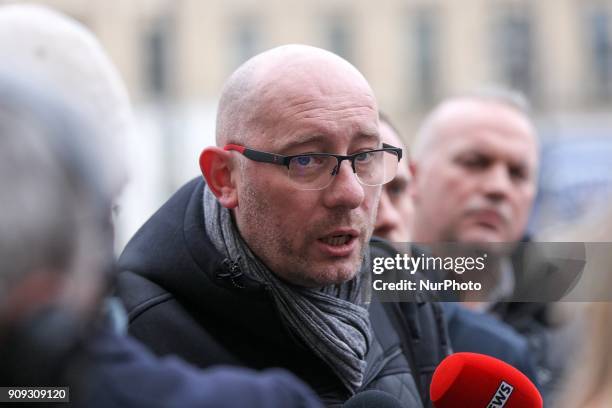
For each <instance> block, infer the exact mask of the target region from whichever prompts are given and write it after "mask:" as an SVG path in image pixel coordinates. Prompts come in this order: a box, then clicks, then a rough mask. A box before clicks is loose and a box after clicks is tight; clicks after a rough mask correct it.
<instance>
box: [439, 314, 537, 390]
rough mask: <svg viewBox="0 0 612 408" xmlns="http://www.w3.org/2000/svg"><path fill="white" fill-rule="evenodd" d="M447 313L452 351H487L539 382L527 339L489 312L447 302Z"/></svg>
mask: <svg viewBox="0 0 612 408" xmlns="http://www.w3.org/2000/svg"><path fill="white" fill-rule="evenodd" d="M443 305H444V316H445V318H446V319H447V322H448V332H449V336H450V340H451V345H452V347H453V351H455V352H463V351H468V352H473V353H481V354H486V355H489V356H492V357H495V358H498V359H500V360H502V361H505V362H506V363H508V364H510V365H512V366H514V367H516V368H517V369H518V370H520V371H521V372H522V373H523V374H525V375H526V376H527V377H529V379H530V380H531V381H532V382H533V383H534V384H536V386H537V385H538V380H537V376H536V372H535V366H534V361H533V357H532V355H531V350H529V344H528V343H527V339H525V338H524V337H523V336H521V335H520V334H518V333H517V332H515V331H514V329H513V328H512V327H510V326H508V325H506V324H505V323H504V322H501V321H499V320H497V319H496V318H495V317H493V316H491V315H489V314H487V313H479V312H474V311H472V310H468V309H466V308H464V307H463V306H461V304H459V303H448V302H447V303H444V304H443Z"/></svg>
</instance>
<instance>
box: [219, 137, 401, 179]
mask: <svg viewBox="0 0 612 408" xmlns="http://www.w3.org/2000/svg"><path fill="white" fill-rule="evenodd" d="M223 150H226V151H237V152H239V153H241V154H242V155H244V156H245V157H246V158H248V159H250V160H253V161H256V162H260V163H271V164H278V165H280V166H286V167H287V169H289V163H290V162H291V160H292V159H294V158H296V157H303V156H319V157H321V156H324V157H335V158H336V160H337V161H338V164H337V165H336V167H334V170H333V171H332V176H335V175H336V174H337V173H338V170H339V169H340V165H341V164H342V162H343V161H344V160H349V161H350V162H351V168H352V169H353V173H357V170H356V169H355V159H356V158H357V157H358V156H360V155H362V154H364V153H375V152H391V153H395V154H396V155H397V162H398V163H399V162H400V160H402V149H401V148H399V147H395V146H391V145H390V144H387V143H383V147H382V149H374V150H366V151H363V152H359V153H354V154H350V155H348V156H346V155H342V154H333V153H302V154H294V155H291V156H284V155H282V154H276V153H268V152H262V151H260V150H254V149H249V148H248V147H245V146H241V145H238V144H232V143H230V144H227V145H225V146H224V147H223Z"/></svg>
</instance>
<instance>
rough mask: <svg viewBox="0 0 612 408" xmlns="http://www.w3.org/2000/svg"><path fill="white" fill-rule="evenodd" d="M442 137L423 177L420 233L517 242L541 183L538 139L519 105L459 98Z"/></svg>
mask: <svg viewBox="0 0 612 408" xmlns="http://www.w3.org/2000/svg"><path fill="white" fill-rule="evenodd" d="M431 131H432V132H435V136H434V137H435V138H434V139H433V140H432V141H431V143H430V145H429V149H430V150H429V151H426V152H425V153H424V154H423V156H422V158H421V160H419V163H418V164H417V171H416V177H415V179H416V180H415V190H414V191H415V208H416V214H415V228H416V229H415V233H416V231H417V230H418V231H419V232H418V236H416V237H415V238H416V239H417V240H423V241H458V242H476V243H478V242H513V241H516V240H518V239H520V237H521V235H522V234H523V232H524V229H525V227H526V224H527V220H528V217H529V212H530V209H531V206H532V202H533V199H534V195H535V191H536V171H537V142H536V139H535V135H534V131H533V129H532V127H531V126H530V124H529V122H528V121H527V120H526V119H525V118H524V117H523V116H522V115H520V114H519V113H518V112H517V111H515V110H513V109H512V108H509V107H506V106H504V105H501V104H496V103H490V102H479V101H459V102H454V103H452V105H451V106H449V107H447V109H446V111H445V112H444V113H442V114H440V115H439V116H438V118H437V121H436V122H435V124H434V125H433V127H432V129H431Z"/></svg>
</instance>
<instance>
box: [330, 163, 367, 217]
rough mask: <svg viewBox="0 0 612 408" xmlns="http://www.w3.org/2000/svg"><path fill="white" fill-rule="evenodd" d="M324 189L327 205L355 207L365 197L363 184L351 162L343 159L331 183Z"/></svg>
mask: <svg viewBox="0 0 612 408" xmlns="http://www.w3.org/2000/svg"><path fill="white" fill-rule="evenodd" d="M323 191H324V203H325V205H326V206H327V207H330V208H332V207H346V208H357V207H359V206H360V205H361V203H362V202H363V200H364V198H365V192H364V186H363V185H361V183H360V182H359V181H358V180H357V177H356V175H355V173H354V172H353V168H352V167H351V163H350V161H348V160H345V161H343V162H342V163H341V164H340V167H339V168H338V170H337V171H336V175H335V176H334V179H333V180H332V182H331V184H330V185H329V186H328V187H327V188H326V189H325V190H323Z"/></svg>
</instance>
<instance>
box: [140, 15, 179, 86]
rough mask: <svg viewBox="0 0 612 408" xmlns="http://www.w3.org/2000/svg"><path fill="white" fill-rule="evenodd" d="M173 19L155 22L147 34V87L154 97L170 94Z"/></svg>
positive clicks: (162, 19) (145, 42)
mask: <svg viewBox="0 0 612 408" xmlns="http://www.w3.org/2000/svg"><path fill="white" fill-rule="evenodd" d="M171 21H172V20H171V19H170V18H168V17H166V16H164V17H161V18H159V19H157V20H156V21H154V22H153V24H152V25H151V28H150V30H149V31H148V33H146V34H145V40H144V47H145V61H146V66H145V72H146V75H145V78H146V79H145V81H146V82H145V86H146V88H147V89H148V90H149V92H150V93H151V94H152V95H153V96H157V97H167V96H168V94H169V93H170V84H169V81H170V72H169V71H170V66H171V65H170V58H171V56H170V50H171V44H170V33H171V26H172V24H171Z"/></svg>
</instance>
